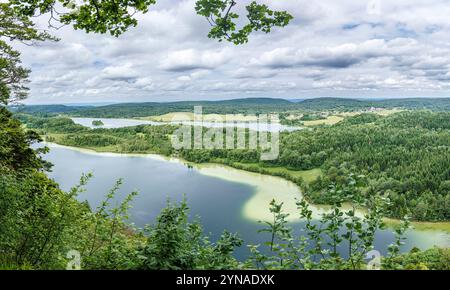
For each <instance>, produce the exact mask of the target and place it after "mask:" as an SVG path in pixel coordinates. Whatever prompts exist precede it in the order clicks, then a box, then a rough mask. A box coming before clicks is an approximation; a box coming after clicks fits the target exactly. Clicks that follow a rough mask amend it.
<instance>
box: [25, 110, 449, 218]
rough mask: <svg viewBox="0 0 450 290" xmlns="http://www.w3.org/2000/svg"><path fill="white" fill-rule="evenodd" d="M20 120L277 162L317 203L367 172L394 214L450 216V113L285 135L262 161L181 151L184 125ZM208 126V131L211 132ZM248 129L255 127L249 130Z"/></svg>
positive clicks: (189, 156) (152, 146)
mask: <svg viewBox="0 0 450 290" xmlns="http://www.w3.org/2000/svg"><path fill="white" fill-rule="evenodd" d="M18 117H19V118H20V119H21V120H22V121H23V122H24V123H25V124H27V126H28V127H29V128H32V129H36V130H38V132H40V133H41V134H42V135H46V136H47V140H48V141H54V142H57V143H60V144H64V145H69V146H78V147H86V148H92V149H96V150H100V151H112V152H123V153H150V152H151V153H159V154H164V155H177V156H181V157H182V158H184V159H186V160H188V161H193V162H198V163H199V162H219V163H225V164H228V165H231V166H234V167H238V168H244V169H246V170H251V171H256V172H261V173H268V174H272V173H271V172H270V170H269V169H270V168H271V167H283V168H286V169H288V170H289V171H288V172H286V173H284V174H282V176H283V177H285V178H287V179H290V180H292V181H294V182H296V183H297V184H298V185H300V186H301V187H302V188H303V191H304V192H305V194H306V196H307V197H308V198H309V199H310V200H311V201H313V202H315V203H324V204H330V203H333V201H335V200H336V199H337V198H341V199H343V200H345V196H343V195H342V196H339V194H338V193H336V192H333V193H330V191H329V188H330V187H332V186H341V185H342V184H345V183H346V182H347V176H348V174H350V173H354V174H357V175H364V176H366V180H365V182H366V186H365V187H364V190H362V191H361V192H360V194H361V195H362V196H364V197H367V196H372V195H375V194H385V195H387V196H389V198H390V200H391V205H390V206H389V207H388V215H389V216H390V217H394V218H401V217H403V216H404V215H409V216H411V217H412V218H413V219H415V220H420V221H448V220H450V206H449V203H450V166H449V164H450V146H449V144H450V113H448V112H447V113H446V112H429V111H413V112H401V113H397V114H394V115H391V116H388V117H381V116H378V115H375V114H361V115H357V116H353V117H348V118H346V119H345V120H344V121H343V122H340V123H338V124H336V125H333V126H318V127H315V128H313V129H311V130H300V131H295V132H289V133H288V132H284V133H282V134H281V143H280V156H279V158H278V159H276V160H274V161H265V162H261V161H260V152H259V151H258V150H249V149H246V150H235V149H234V150H220V149H213V150H210V149H208V150H207V149H203V150H198V149H197V150H183V149H182V150H179V151H175V150H174V149H173V148H172V146H171V143H170V135H171V134H172V133H173V132H174V130H175V129H176V128H177V126H169V125H163V126H144V125H142V126H136V127H127V128H119V129H88V128H85V127H83V126H80V125H76V124H74V123H73V121H72V120H70V119H69V118H65V117H52V118H42V117H36V116H31V115H26V114H19V115H18ZM206 130H207V129H206V128H204V131H206ZM247 133H248V132H247ZM315 168H320V169H321V170H322V172H323V174H322V175H320V176H319V177H318V178H317V179H316V180H315V181H313V182H309V183H307V182H305V181H304V180H302V178H299V177H294V176H293V175H292V174H289V172H295V171H301V170H310V169H315Z"/></svg>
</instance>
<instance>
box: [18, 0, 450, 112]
mask: <svg viewBox="0 0 450 290" xmlns="http://www.w3.org/2000/svg"><path fill="white" fill-rule="evenodd" d="M260 1H261V2H264V3H266V4H268V5H269V6H271V7H273V8H274V9H285V10H288V11H290V12H291V13H292V14H293V15H294V17H295V19H294V20H293V22H292V23H291V24H290V25H289V26H287V27H285V28H283V29H274V30H273V31H272V32H271V33H270V34H264V33H256V34H254V35H252V36H251V37H250V41H249V43H248V44H246V45H243V46H235V45H232V44H229V43H225V42H222V43H218V42H217V41H215V40H211V39H208V38H207V34H208V30H209V25H208V23H207V22H206V20H205V19H203V18H202V17H200V16H198V15H196V13H195V10H194V6H195V0H182V1H160V2H158V4H157V5H155V6H154V7H152V9H150V12H149V13H148V14H145V15H140V16H138V18H139V25H138V26H137V27H136V28H133V29H130V31H128V32H127V33H126V34H124V35H123V36H121V37H119V38H115V37H111V36H108V35H95V34H85V33H84V32H82V31H74V30H73V29H72V28H71V27H64V28H63V29H61V30H58V31H53V33H54V34H55V35H56V36H58V37H60V38H61V41H59V42H57V43H43V44H40V45H39V46H38V47H27V46H23V45H18V49H20V50H21V51H22V56H23V61H24V64H25V65H26V66H27V67H30V68H31V69H32V71H33V72H32V74H31V81H32V82H31V84H30V86H31V96H30V98H29V100H28V102H30V103H54V102H58V103H65V102H67V103H74V102H103V101H122V102H127V101H172V100H182V99H189V100H192V99H223V98H236V97H253V96H258V97H284V98H302V97H313V96H350V97H351V96H357V97H366V96H367V97H371V96H376V97H384V96H448V95H449V93H450V85H449V81H450V34H449V32H450V20H449V19H448V15H449V14H450V5H448V1H447V0H397V1H387V0H379V1H369V0H368V1H353V0H340V1H335V0H323V1H315V2H313V1H306V0H283V1H270V0H260ZM373 2H376V4H377V5H378V4H379V5H378V6H376V7H374V6H373V5H371V4H373ZM239 9H240V11H242V9H243V7H242V5H241V6H240V7H239ZM37 22H38V25H39V26H40V27H42V28H45V25H46V23H47V21H46V18H45V17H41V18H37Z"/></svg>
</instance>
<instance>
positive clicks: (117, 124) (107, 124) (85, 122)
mask: <svg viewBox="0 0 450 290" xmlns="http://www.w3.org/2000/svg"><path fill="white" fill-rule="evenodd" d="M71 119H72V121H74V122H75V124H79V125H82V126H85V127H88V128H91V129H95V128H104V129H112V128H124V127H132V126H138V125H153V126H161V125H168V124H173V125H180V124H181V125H190V126H203V127H207V128H218V127H219V128H220V127H222V126H223V127H236V128H249V129H250V130H253V131H260V132H281V131H288V132H292V131H296V130H302V129H303V128H302V127H292V126H285V125H281V124H270V125H268V124H264V123H261V124H258V123H256V122H229V123H219V122H208V121H203V122H198V121H195V122H194V121H173V122H155V121H148V120H135V119H114V118H71ZM97 120H98V121H102V123H103V125H102V126H94V125H93V124H92V121H97Z"/></svg>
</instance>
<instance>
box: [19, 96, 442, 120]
mask: <svg viewBox="0 0 450 290" xmlns="http://www.w3.org/2000/svg"><path fill="white" fill-rule="evenodd" d="M194 106H202V107H203V112H204V113H206V114H209V113H218V114H237V113H245V114H257V113H270V112H286V111H292V110H309V111H324V110H345V111H354V110H361V109H368V108H371V107H375V108H387V109H389V108H404V109H429V110H434V111H450V98H409V99H384V100H361V99H360V100H356V99H346V98H316V99H305V100H296V101H289V100H284V99H272V98H247V99H234V100H223V101H179V102H167V103H161V102H159V103H158V102H146V103H123V104H112V105H106V106H96V107H93V106H86V107H85V106H66V105H34V106H19V107H11V109H12V110H13V111H15V112H22V113H28V114H67V115H71V116H77V117H93V118H130V117H145V116H154V115H162V114H166V113H170V112H192V110H193V107H194Z"/></svg>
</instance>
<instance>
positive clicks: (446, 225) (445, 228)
mask: <svg viewBox="0 0 450 290" xmlns="http://www.w3.org/2000/svg"><path fill="white" fill-rule="evenodd" d="M42 144H44V145H45V144H50V145H51V146H59V147H62V148H68V149H72V150H77V151H81V152H83V153H87V154H96V155H98V154H102V155H103V156H108V155H109V156H114V157H146V158H152V159H157V160H164V161H168V162H176V163H181V164H185V165H191V166H194V167H196V168H197V169H198V168H201V167H202V166H203V167H205V166H208V165H212V166H222V167H224V168H231V169H234V170H241V171H245V172H247V173H253V174H258V175H261V176H270V177H276V178H280V179H282V180H284V181H287V182H291V183H292V184H294V185H295V186H296V187H298V190H299V192H300V194H301V189H300V187H299V186H298V184H296V183H295V182H293V181H292V180H289V179H287V178H284V177H282V176H279V175H272V174H269V173H260V172H254V171H249V170H245V169H242V168H237V167H233V166H232V165H230V164H223V163H219V162H209V163H195V162H191V161H188V160H185V159H183V158H180V157H176V156H166V155H162V154H158V153H152V152H148V153H121V152H111V151H106V150H105V151H102V150H98V148H86V147H77V146H67V145H62V144H58V143H54V142H42ZM216 177H219V178H220V176H216ZM223 178H224V179H225V177H223ZM301 195H302V194H301ZM302 196H303V195H302ZM308 203H309V202H308ZM309 204H310V206H311V207H316V208H321V209H324V210H326V207H327V205H318V204H313V203H309ZM384 222H385V223H386V225H387V226H388V227H395V226H396V225H398V224H399V223H400V222H401V221H400V220H399V219H393V218H388V217H385V218H384ZM411 225H412V226H413V227H414V228H417V229H422V230H427V231H442V232H445V233H447V234H450V222H428V221H425V222H422V221H412V222H411Z"/></svg>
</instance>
